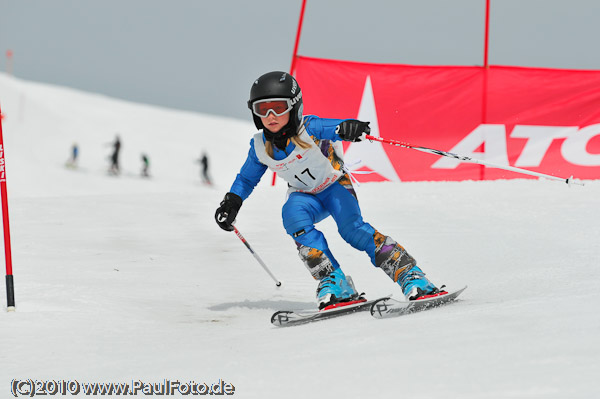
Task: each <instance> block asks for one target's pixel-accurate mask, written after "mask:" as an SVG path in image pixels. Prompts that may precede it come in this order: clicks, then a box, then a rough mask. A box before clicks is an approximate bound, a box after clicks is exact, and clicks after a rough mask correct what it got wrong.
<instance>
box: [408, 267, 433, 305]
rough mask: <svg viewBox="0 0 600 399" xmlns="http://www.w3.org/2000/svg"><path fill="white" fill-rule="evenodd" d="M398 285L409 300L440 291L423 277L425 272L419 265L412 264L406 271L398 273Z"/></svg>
mask: <svg viewBox="0 0 600 399" xmlns="http://www.w3.org/2000/svg"><path fill="white" fill-rule="evenodd" d="M398 285H400V287H402V292H403V293H404V296H405V297H406V298H407V299H408V300H409V301H413V300H415V299H419V298H422V297H424V296H427V295H435V294H437V293H439V292H440V290H439V289H438V288H437V287H436V286H435V285H433V283H432V282H431V281H429V280H428V279H427V277H425V273H423V271H422V270H421V269H420V268H419V266H413V267H412V268H411V269H410V270H408V271H407V272H406V273H402V274H400V278H399V279H398Z"/></svg>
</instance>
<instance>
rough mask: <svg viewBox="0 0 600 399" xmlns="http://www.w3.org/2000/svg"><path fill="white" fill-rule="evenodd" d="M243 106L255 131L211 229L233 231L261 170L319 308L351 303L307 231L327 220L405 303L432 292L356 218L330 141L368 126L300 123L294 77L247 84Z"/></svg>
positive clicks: (404, 258)
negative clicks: (281, 197)
mask: <svg viewBox="0 0 600 399" xmlns="http://www.w3.org/2000/svg"><path fill="white" fill-rule="evenodd" d="M248 107H249V108H250V110H251V111H252V116H253V118H254V124H255V125H256V128H257V129H259V130H260V129H262V131H259V132H258V133H256V134H255V135H254V137H253V138H252V139H251V140H250V150H249V152H248V157H247V159H246V162H245V163H244V165H243V166H242V168H241V170H240V173H239V174H238V175H237V177H236V179H235V181H234V182H233V185H232V186H231V189H230V192H228V193H227V194H226V195H225V198H224V199H223V201H222V202H221V204H220V206H219V208H218V209H217V211H216V213H215V219H216V221H217V224H218V225H219V227H221V228H222V229H223V230H226V231H233V226H232V225H233V223H234V221H235V218H236V216H237V214H238V211H239V210H240V208H241V206H242V202H243V201H244V200H245V199H246V198H248V196H249V195H250V193H251V192H252V190H253V189H254V187H255V186H256V185H257V184H258V182H259V181H260V179H261V177H262V175H263V174H264V173H265V171H266V170H267V168H269V169H271V170H272V171H274V172H276V173H277V175H278V176H279V177H281V178H283V179H285V180H286V181H287V183H288V186H289V190H288V198H287V201H286V202H285V204H284V205H283V210H282V217H283V225H284V227H285V230H286V232H287V233H288V234H289V235H290V236H291V237H292V238H293V239H294V240H295V242H296V246H297V248H298V252H299V255H300V258H301V259H302V261H303V262H304V264H305V266H306V267H307V268H308V270H309V271H310V273H311V275H312V276H313V277H314V278H315V279H316V280H318V281H319V284H318V287H317V302H318V304H319V309H323V308H326V307H328V306H330V305H333V304H336V303H338V302H347V301H352V300H355V299H358V297H359V294H358V293H357V292H356V290H355V288H354V285H353V284H352V281H351V279H350V278H348V279H347V278H346V276H345V275H344V272H343V271H342V269H341V268H340V265H339V263H338V262H337V261H336V259H335V258H334V256H333V254H332V253H331V251H330V250H329V247H328V245H327V241H326V240H325V237H324V236H323V233H321V232H320V231H319V230H317V229H316V228H315V224H316V223H318V222H319V221H321V220H323V219H324V218H326V217H328V216H332V217H333V219H334V220H335V222H336V224H337V226H338V232H339V234H340V235H341V236H342V238H343V239H344V240H345V241H346V242H348V243H349V244H350V245H351V246H353V247H354V248H356V249H358V250H361V251H364V252H366V253H367V254H368V255H369V257H370V258H371V263H372V264H373V265H374V266H375V267H378V268H380V269H381V270H383V271H384V272H385V273H386V274H387V275H388V276H389V277H390V278H391V279H392V280H393V281H394V282H397V283H398V284H399V285H400V287H401V288H402V292H403V293H404V295H405V296H406V297H407V298H408V299H409V300H415V299H419V298H421V297H424V296H427V295H433V294H437V293H438V292H439V290H438V288H437V287H436V286H435V285H433V284H432V283H431V282H430V281H429V280H428V279H427V278H426V277H425V274H424V273H423V272H422V271H421V269H420V268H419V267H418V266H417V262H416V261H415V259H414V258H413V257H412V256H411V255H409V254H408V252H407V251H406V250H405V249H404V248H403V247H402V246H401V245H399V244H398V243H397V242H396V241H394V240H393V239H392V238H391V237H389V236H386V235H384V234H382V233H380V232H379V231H377V230H375V228H373V227H372V226H371V225H370V224H368V223H365V222H364V221H363V219H362V215H361V211H360V208H359V205H358V200H357V198H356V194H355V192H354V189H353V187H352V182H351V180H350V178H349V176H348V174H347V173H345V172H344V169H343V161H342V158H341V155H340V154H338V152H337V151H336V150H335V149H334V147H333V142H335V141H339V140H346V141H354V142H356V141H361V140H363V139H364V138H365V136H366V134H368V133H369V132H370V129H369V122H361V121H359V120H353V119H348V120H339V119H324V118H319V117H317V116H313V115H309V116H306V117H304V116H303V115H302V91H301V90H300V87H299V86H298V83H297V82H296V79H294V77H292V76H291V75H289V74H287V73H285V72H277V71H276V72H269V73H267V74H265V75H263V76H261V77H259V78H258V79H257V80H256V81H255V82H254V84H253V85H252V88H251V90H250V100H249V101H248Z"/></svg>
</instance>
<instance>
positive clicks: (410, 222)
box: [0, 74, 600, 398]
mask: <svg viewBox="0 0 600 399" xmlns="http://www.w3.org/2000/svg"><path fill="white" fill-rule="evenodd" d="M198 95H199V96H201V95H204V94H203V93H198ZM239 104H240V106H242V107H243V106H244V102H243V99H241V100H240V102H239ZM0 106H1V107H2V111H3V112H4V114H5V119H4V120H3V128H4V129H3V130H4V143H5V148H6V161H7V178H8V180H7V183H8V194H9V209H10V223H11V237H12V254H13V266H14V278H15V292H16V294H15V296H16V304H17V311H16V312H10V313H9V312H5V311H2V312H0V365H1V366H0V397H2V398H8V397H11V395H10V391H9V386H10V383H11V381H12V380H13V379H15V378H17V379H26V378H31V379H39V380H42V379H54V380H78V381H79V382H95V381H98V382H129V381H131V380H142V381H144V382H161V381H163V380H164V379H171V380H180V381H187V380H193V381H195V382H207V383H213V382H218V380H219V379H223V380H225V381H226V382H229V383H231V384H233V385H234V386H235V394H234V397H240V398H308V397H313V398H364V397H375V398H412V397H420V398H440V397H446V398H575V397H577V398H598V397H600V382H599V378H598V376H600V361H599V358H600V317H599V311H598V306H599V305H600V293H599V292H600V291H599V290H598V281H599V277H600V273H599V270H600V264H599V260H600V223H599V222H600V207H599V205H600V182H599V181H591V182H586V183H587V184H586V186H585V187H579V186H574V187H572V188H568V187H567V186H566V185H562V184H560V183H557V182H551V181H542V180H528V179H524V180H506V181H491V182H471V181H467V182H458V183H457V182H452V183H451V182H447V183H444V182H441V183H440V182H438V183H430V182H421V183H371V184H363V185H361V186H360V188H359V192H358V195H359V199H360V201H361V205H362V210H363V214H364V217H365V220H367V221H368V222H370V223H371V224H372V225H373V226H375V227H376V228H377V229H378V230H380V231H382V232H383V233H385V234H388V235H391V236H392V237H394V238H395V239H396V240H398V241H399V242H401V243H402V244H403V245H404V246H405V247H406V248H407V249H408V250H409V251H410V252H411V253H412V254H413V255H414V256H415V257H416V258H417V259H418V260H419V264H420V265H421V266H422V268H423V269H424V270H425V271H426V272H427V273H428V276H429V277H430V278H431V279H432V280H433V281H434V282H436V283H438V284H442V283H444V284H446V285H448V286H449V287H452V288H459V287H461V286H463V285H468V286H469V288H468V289H467V290H466V291H465V292H464V293H463V295H462V296H461V298H460V301H458V302H457V303H455V304H453V305H451V306H447V307H445V308H442V309H436V310H432V311H428V312H423V313H420V314H414V315H409V316H405V317H400V318H396V319H390V320H375V319H372V318H371V317H370V316H369V315H368V314H364V313H362V314H356V315H352V316H348V317H342V318H338V319H334V320H329V321H323V322H319V323H314V324H309V325H305V326H299V327H294V328H285V329H282V328H276V327H273V326H271V324H270V322H269V319H270V316H271V314H272V313H273V312H274V311H275V310H279V309H283V308H291V309H300V308H308V307H312V306H313V305H314V290H315V288H316V283H315V281H314V280H312V278H311V277H310V275H309V274H308V272H307V271H306V270H305V268H304V266H303V265H302V263H301V262H300V260H299V259H298V257H297V254H296V249H295V245H294V244H293V241H292V240H291V239H290V238H289V237H287V236H286V235H285V232H284V229H283V226H282V223H281V217H280V209H281V205H282V204H283V201H284V195H285V187H284V184H282V183H281V181H280V182H279V183H278V184H277V185H276V186H275V187H274V188H273V187H271V186H270V178H271V174H270V173H268V174H267V175H265V178H264V179H263V182H261V184H260V185H259V187H257V189H256V190H255V192H254V193H253V195H252V196H251V197H250V199H249V200H247V201H246V202H245V203H244V206H243V208H242V210H241V213H240V215H239V216H238V223H237V224H238V227H239V229H240V231H241V232H242V234H244V236H245V237H246V238H247V239H248V241H249V242H250V244H251V245H252V246H253V247H254V249H255V250H256V251H257V252H258V253H259V255H260V256H261V257H262V258H263V260H264V261H265V262H266V264H267V265H268V266H269V267H270V268H271V269H272V271H273V273H274V274H275V275H276V276H277V277H278V278H280V279H282V280H283V281H284V284H283V287H282V288H280V289H277V288H276V287H275V284H274V283H273V281H272V280H271V279H270V278H269V276H268V275H267V274H266V273H265V272H264V271H263V270H262V269H261V267H260V265H259V264H258V263H257V262H256V260H255V259H254V258H253V257H252V256H251V254H250V253H249V252H248V250H247V249H246V248H245V247H244V245H243V244H242V243H241V242H240V241H239V240H238V239H237V237H236V236H235V235H234V234H231V233H227V232H223V231H221V230H220V229H219V228H218V227H217V225H216V224H215V223H214V220H213V215H214V211H215V209H216V207H217V206H218V203H219V202H220V200H221V199H222V196H223V195H224V193H225V192H226V191H227V190H228V188H229V185H230V184H231V182H232V181H233V178H234V176H235V174H236V173H237V171H238V170H239V167H240V166H241V164H242V163H243V161H244V159H245V155H246V153H247V151H248V141H249V140H250V138H251V135H252V134H253V133H254V131H255V129H254V126H253V124H252V123H251V119H250V117H249V118H248V121H247V122H245V121H238V120H233V119H224V118H217V117H213V116H208V115H202V114H197V113H190V112H180V111H174V110H168V109H162V108H157V107H152V106H147V105H140V104H133V103H129V102H124V101H120V100H115V99H111V98H108V97H105V96H100V95H95V94H89V93H83V92H79V91H74V90H70V89H65V88H60V87H55V86H49V85H43V84H38V83H32V82H27V81H22V80H18V79H15V78H12V77H9V76H7V75H5V74H0ZM232 106H235V102H234V103H232ZM117 132H119V133H120V136H121V139H122V143H123V148H122V163H123V169H124V173H123V175H122V176H120V177H113V176H109V175H108V174H107V172H106V171H107V168H108V159H107V157H108V156H109V154H110V150H111V149H110V146H109V143H110V142H111V141H112V140H113V139H114V137H115V134H116V133H117ZM73 142H77V143H78V144H79V147H80V151H81V153H80V166H79V168H78V169H76V170H72V169H68V168H66V167H65V162H66V160H67V159H68V157H69V154H70V147H71V145H72V144H73ZM202 150H206V151H207V152H208V154H209V156H210V161H211V171H212V174H213V178H214V180H215V182H216V184H215V186H213V187H208V186H205V185H202V184H201V183H200V166H199V164H198V163H197V159H198V158H199V156H200V153H201V151H202ZM397 150H398V151H409V150H405V149H397ZM142 152H144V153H147V154H148V155H149V157H150V162H151V169H150V172H151V174H152V178H151V179H144V178H141V177H139V174H140V170H141V160H140V154H141V153H142ZM423 156H425V157H430V155H428V154H423ZM434 160H435V158H433V157H432V162H433V161H434ZM568 175H569V172H568V171H565V176H568ZM320 226H321V227H320V228H321V229H322V230H323V231H324V232H325V234H326V236H327V237H328V240H329V242H330V245H331V248H332V250H333V252H334V254H336V256H337V258H338V260H339V261H340V263H341V264H342V265H343V269H344V270H345V272H346V273H347V274H350V275H352V277H353V279H354V281H355V284H356V285H357V288H358V289H360V290H362V291H365V292H367V294H368V295H369V296H370V297H375V296H379V295H386V294H389V293H394V294H395V295H400V294H401V292H400V289H399V287H397V286H396V285H394V284H392V283H391V282H390V281H389V279H388V278H387V277H386V276H385V275H384V274H383V273H382V272H381V271H379V270H377V269H375V268H373V267H372V266H371V265H370V263H369V260H368V258H367V256H366V255H365V254H362V253H359V252H357V251H356V250H354V249H353V248H351V247H349V246H348V245H347V244H346V243H345V242H343V241H342V240H341V239H340V238H339V236H338V235H337V231H336V228H335V225H334V224H333V223H332V222H331V221H324V222H323V223H322V224H321V225H320ZM2 255H3V254H2ZM4 289H5V288H4V285H3V284H2V288H0V293H1V295H2V301H3V302H4V299H5V292H4ZM5 304H6V303H5V302H4V304H3V306H4V309H5ZM80 396H82V397H83V396H84V395H83V394H80ZM104 397H107V396H104Z"/></svg>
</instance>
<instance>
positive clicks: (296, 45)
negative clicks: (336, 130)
mask: <svg viewBox="0 0 600 399" xmlns="http://www.w3.org/2000/svg"><path fill="white" fill-rule="evenodd" d="M305 9H306V0H302V8H301V9H300V19H299V20H298V30H297V31H296V41H295V43H294V53H293V54H292V65H291V66H290V75H292V76H294V70H295V69H296V58H298V45H299V44H300V34H301V33H302V22H303V21H304V10H305ZM276 180H277V173H275V172H273V180H272V181H271V186H274V185H275V181H276Z"/></svg>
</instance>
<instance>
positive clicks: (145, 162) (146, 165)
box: [142, 154, 150, 177]
mask: <svg viewBox="0 0 600 399" xmlns="http://www.w3.org/2000/svg"><path fill="white" fill-rule="evenodd" d="M149 170H150V159H148V156H147V155H146V154H142V177H150V171H149Z"/></svg>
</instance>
